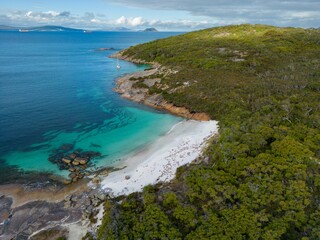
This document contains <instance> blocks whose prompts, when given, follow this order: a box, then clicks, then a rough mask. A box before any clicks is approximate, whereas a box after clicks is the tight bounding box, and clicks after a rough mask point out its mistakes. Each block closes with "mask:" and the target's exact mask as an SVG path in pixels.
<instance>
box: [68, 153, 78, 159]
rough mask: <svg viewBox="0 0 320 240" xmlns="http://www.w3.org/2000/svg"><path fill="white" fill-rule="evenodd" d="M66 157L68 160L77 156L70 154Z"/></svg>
mask: <svg viewBox="0 0 320 240" xmlns="http://www.w3.org/2000/svg"><path fill="white" fill-rule="evenodd" d="M68 157H69V158H70V159H75V158H76V157H77V155H76V154H74V153H71V154H69V155H68Z"/></svg>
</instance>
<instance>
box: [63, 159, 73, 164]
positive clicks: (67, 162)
mask: <svg viewBox="0 0 320 240" xmlns="http://www.w3.org/2000/svg"><path fill="white" fill-rule="evenodd" d="M62 161H63V162H65V163H66V164H69V163H71V160H70V159H68V158H62Z"/></svg>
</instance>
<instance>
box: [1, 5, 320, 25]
mask: <svg viewBox="0 0 320 240" xmlns="http://www.w3.org/2000/svg"><path fill="white" fill-rule="evenodd" d="M0 5H1V8H0V25H11V26H39V25H48V24H50V25H63V26H66V27H76V28H85V29H104V30H110V29H114V28H119V27H126V28H130V29H135V30H139V29H144V28H146V27H155V28H157V29H159V30H163V31H176V30H179V31H191V30H195V29H202V28H207V27H213V26H220V25H227V24H240V23H263V24H271V25H276V26H294V27H320V0H0Z"/></svg>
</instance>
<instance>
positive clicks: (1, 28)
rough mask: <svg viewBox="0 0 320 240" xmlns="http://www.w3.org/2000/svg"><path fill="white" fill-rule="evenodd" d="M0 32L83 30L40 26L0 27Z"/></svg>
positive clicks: (79, 30) (80, 30)
mask: <svg viewBox="0 0 320 240" xmlns="http://www.w3.org/2000/svg"><path fill="white" fill-rule="evenodd" d="M1 30H5V31H7V30H10V31H19V30H24V31H32V32H82V31H84V30H83V29H75V28H67V27H61V26H40V27H11V26H5V25H0V31H1Z"/></svg>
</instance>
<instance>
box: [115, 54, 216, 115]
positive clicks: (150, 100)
mask: <svg viewBox="0 0 320 240" xmlns="http://www.w3.org/2000/svg"><path fill="white" fill-rule="evenodd" d="M109 57H110V58H119V59H122V60H125V61H129V62H132V63H135V64H150V65H152V69H149V70H145V71H140V72H134V73H130V74H126V75H124V76H122V77H120V78H118V79H116V87H115V88H114V91H115V92H117V93H119V94H120V95H121V96H122V97H123V98H126V99H129V100H131V101H134V102H138V103H142V104H144V105H147V106H149V107H152V108H155V109H157V110H163V111H166V112H168V113H171V114H174V115H177V116H180V117H183V118H186V119H193V120H198V121H209V120H211V119H210V116H209V115H208V114H206V113H192V112H190V111H189V110H188V109H187V108H186V107H178V106H175V105H174V104H172V103H169V102H168V101H166V100H165V99H164V98H163V97H162V95H161V94H149V93H148V89H147V88H141V87H137V86H134V84H136V83H138V82H139V81H137V79H144V81H143V82H142V83H143V84H145V85H146V86H148V88H150V87H152V86H154V85H155V84H157V83H159V82H160V81H161V79H160V78H148V77H150V76H152V75H158V74H163V75H170V74H175V71H172V70H170V69H167V68H165V67H163V66H161V65H160V64H159V63H154V62H151V63H149V62H145V61H142V60H139V59H133V58H130V57H127V56H124V55H123V51H120V52H118V53H115V54H113V55H111V56H109Z"/></svg>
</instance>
